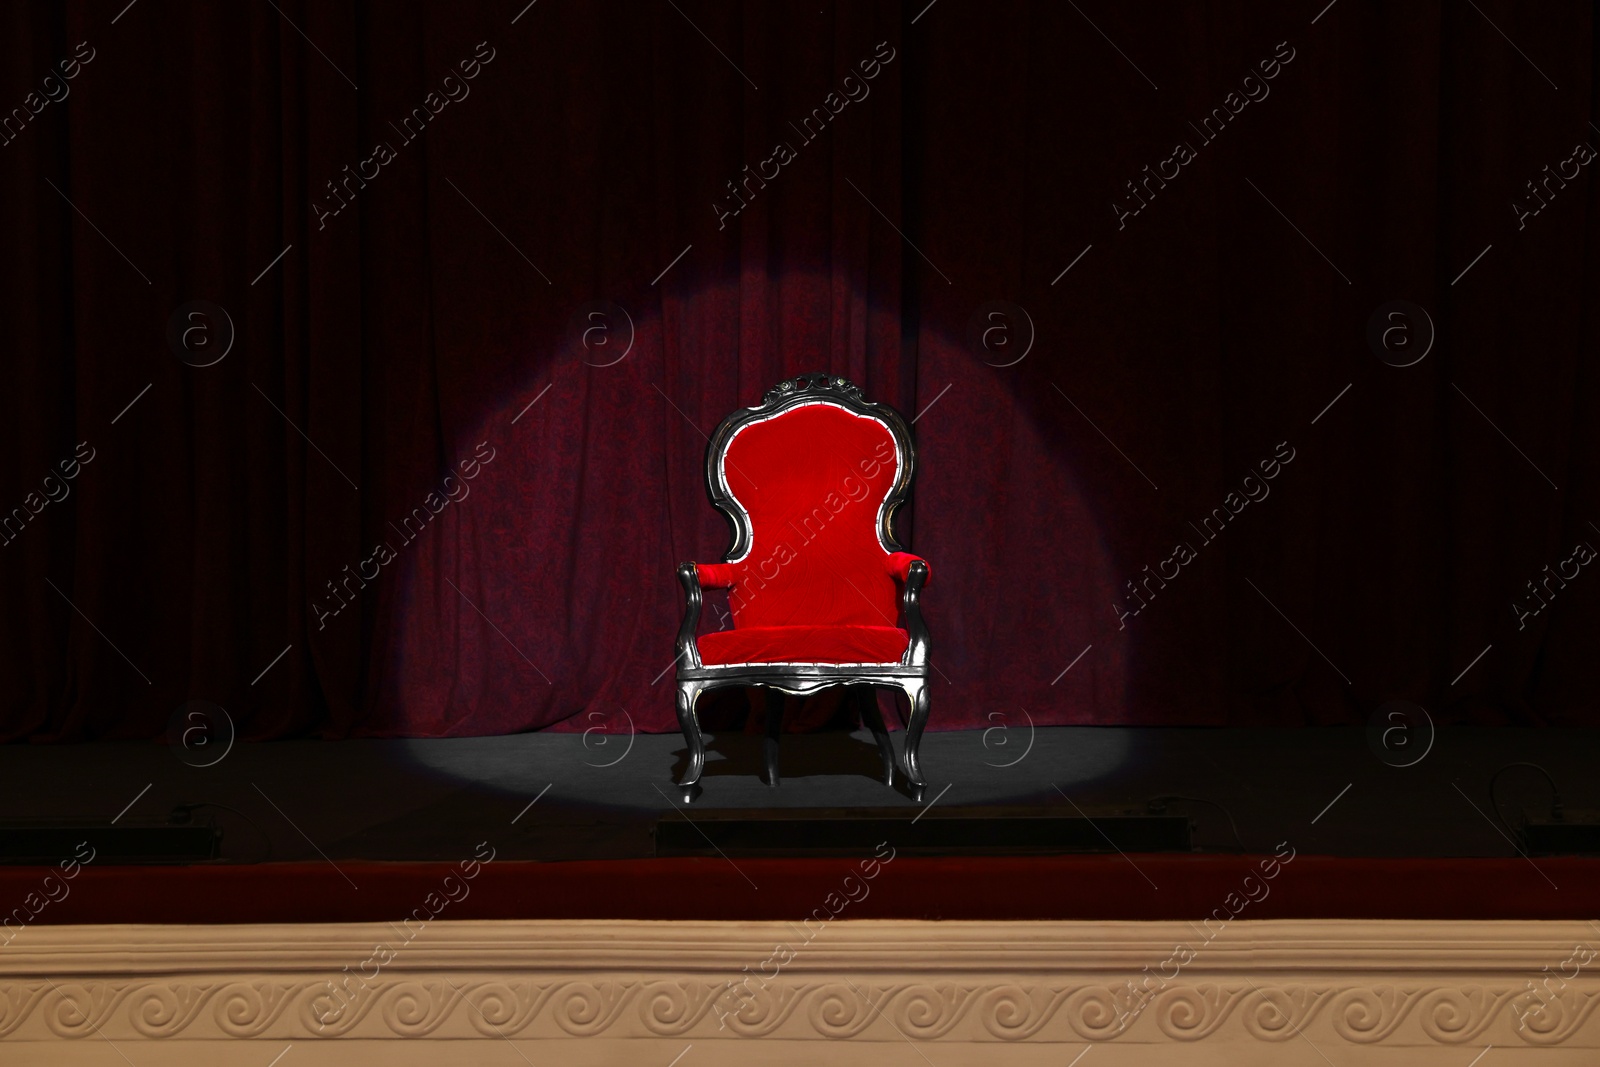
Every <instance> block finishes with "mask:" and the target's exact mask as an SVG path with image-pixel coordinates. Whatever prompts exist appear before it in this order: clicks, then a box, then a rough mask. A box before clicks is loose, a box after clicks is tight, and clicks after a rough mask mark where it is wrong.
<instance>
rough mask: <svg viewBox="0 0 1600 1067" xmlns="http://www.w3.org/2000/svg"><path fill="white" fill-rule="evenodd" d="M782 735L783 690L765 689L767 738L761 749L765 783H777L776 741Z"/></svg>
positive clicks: (771, 784) (774, 784) (773, 784)
mask: <svg viewBox="0 0 1600 1067" xmlns="http://www.w3.org/2000/svg"><path fill="white" fill-rule="evenodd" d="M782 736H783V691H782V690H779V689H768V690H767V739H766V741H765V742H764V743H763V746H762V750H763V753H764V754H765V756H766V765H767V784H768V785H770V786H776V785H777V784H778V741H779V739H780V738H782Z"/></svg>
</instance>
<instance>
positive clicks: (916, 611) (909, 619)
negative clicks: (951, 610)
mask: <svg viewBox="0 0 1600 1067" xmlns="http://www.w3.org/2000/svg"><path fill="white" fill-rule="evenodd" d="M889 569H890V571H891V572H892V573H893V574H894V576H895V577H897V578H899V579H900V581H901V582H902V583H903V585H904V587H903V588H902V589H901V590H900V613H901V614H902V615H903V616H904V617H905V623H906V634H907V636H909V637H910V639H911V640H910V641H909V642H908V643H907V645H906V654H905V657H904V658H903V659H902V660H901V661H900V662H901V663H903V664H905V665H906V666H908V667H922V666H926V665H927V662H928V624H927V623H925V622H924V621H923V620H922V587H923V586H924V585H926V584H927V583H928V579H929V578H930V577H931V576H932V572H931V571H930V570H929V568H928V561H927V560H925V559H923V558H922V557H921V556H913V555H912V554H911V553H909V552H896V553H894V554H893V555H891V556H890V557H889Z"/></svg>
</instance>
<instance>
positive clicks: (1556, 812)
mask: <svg viewBox="0 0 1600 1067" xmlns="http://www.w3.org/2000/svg"><path fill="white" fill-rule="evenodd" d="M1513 767H1531V768H1533V769H1534V770H1536V771H1538V772H1539V773H1540V774H1542V775H1544V780H1545V781H1546V782H1548V783H1549V784H1550V818H1551V819H1553V820H1555V821H1557V822H1560V821H1561V818H1562V814H1561V790H1560V789H1559V788H1558V787H1557V786H1556V780H1555V779H1554V778H1553V777H1551V775H1550V772H1549V771H1547V770H1545V769H1544V768H1543V767H1541V766H1539V765H1538V764H1537V763H1529V762H1528V761H1526V760H1518V761H1517V762H1515V763H1508V764H1506V765H1505V766H1504V767H1501V768H1500V769H1499V770H1498V771H1495V772H1494V774H1492V775H1490V776H1489V807H1491V808H1493V809H1494V817H1495V818H1497V819H1499V820H1500V825H1501V826H1504V827H1505V828H1506V831H1507V832H1508V833H1510V834H1511V836H1512V838H1513V839H1515V837H1516V835H1517V833H1518V831H1517V830H1514V829H1512V827H1511V824H1510V823H1508V822H1506V817H1505V816H1504V815H1502V814H1501V813H1500V804H1499V802H1498V800H1497V799H1496V797H1495V786H1496V785H1497V784H1499V781H1500V776H1501V775H1502V774H1504V773H1506V772H1507V771H1509V770H1511V769H1512V768H1513ZM1523 822H1524V823H1526V822H1527V818H1526V817H1524V818H1523Z"/></svg>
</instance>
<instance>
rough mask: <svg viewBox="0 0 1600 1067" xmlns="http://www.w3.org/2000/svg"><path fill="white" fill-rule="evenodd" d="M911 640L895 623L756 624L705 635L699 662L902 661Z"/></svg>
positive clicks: (717, 664)
mask: <svg viewBox="0 0 1600 1067" xmlns="http://www.w3.org/2000/svg"><path fill="white" fill-rule="evenodd" d="M909 640H910V639H909V638H908V637H907V635H906V632H905V631H904V630H902V629H900V628H898V627H895V626H752V627H747V628H745V629H733V630H722V631H720V632H718V633H711V634H706V635H704V636H703V637H701V638H700V662H701V663H703V664H705V665H706V666H707V667H720V666H726V665H731V664H743V663H873V664H889V663H898V662H900V657H901V656H903V655H905V651H906V645H907V644H908V643H909Z"/></svg>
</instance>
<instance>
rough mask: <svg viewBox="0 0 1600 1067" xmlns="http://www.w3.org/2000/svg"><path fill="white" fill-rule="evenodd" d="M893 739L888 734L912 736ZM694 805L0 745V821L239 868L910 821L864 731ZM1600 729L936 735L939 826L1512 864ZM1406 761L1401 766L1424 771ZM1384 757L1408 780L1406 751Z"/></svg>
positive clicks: (648, 769) (530, 766) (564, 768)
mask: <svg viewBox="0 0 1600 1067" xmlns="http://www.w3.org/2000/svg"><path fill="white" fill-rule="evenodd" d="M901 736H902V735H900V734H896V735H895V739H896V741H897V743H898V741H899V740H900V739H901ZM710 749H711V751H710V756H709V762H708V765H707V771H706V775H705V778H704V779H703V782H702V785H703V786H704V793H703V795H702V796H701V797H700V798H699V799H698V800H697V801H696V802H695V803H694V804H693V805H691V806H688V807H685V806H684V805H683V804H682V803H681V800H680V799H679V798H678V794H677V791H676V790H674V789H673V787H672V785H671V782H672V779H673V778H674V776H675V775H676V774H677V773H679V772H680V771H681V769H682V766H683V743H682V739H681V738H680V737H678V736H677V735H654V736H638V737H634V738H631V739H630V738H628V737H625V736H611V737H605V738H602V737H601V736H599V735H589V736H588V737H587V738H586V737H584V736H583V735H579V734H525V735H519V736H513V737H484V738H470V739H460V740H431V741H346V742H322V741H294V742H280V743H273V744H243V743H240V744H237V745H235V746H234V747H233V748H232V750H231V751H229V752H228V754H227V755H226V757H225V758H223V759H222V760H220V762H218V763H216V764H215V765H213V766H209V767H194V766H190V765H188V764H186V763H185V762H183V761H182V760H180V759H179V758H177V756H176V755H175V752H174V750H173V749H171V748H169V747H167V746H164V745H158V744H92V745H62V746H26V745H11V746H6V747H3V748H0V822H5V823H14V822H16V821H17V820H24V819H54V820H76V821H82V822H84V823H98V824H100V825H104V824H105V823H106V822H108V821H109V820H111V819H113V818H114V817H115V818H117V819H118V825H119V826H123V825H142V824H148V823H152V822H164V821H166V820H167V819H168V818H169V814H170V813H171V812H172V811H173V810H174V809H175V808H177V807H179V806H181V805H197V804H204V805H215V806H207V807H201V808H197V809H194V811H195V814H196V815H197V816H199V817H203V818H214V819H215V821H216V823H217V824H218V825H220V826H221V827H222V829H223V831H224V832H223V837H222V845H221V850H222V856H223V859H224V860H226V861H231V862H246V863H248V862H254V861H260V860H265V859H271V860H276V861H284V860H310V861H320V860H323V859H328V860H341V859H349V860H441V861H454V860H458V859H464V858H467V857H470V856H471V855H472V852H473V848H474V846H475V844H476V843H477V842H479V841H481V840H485V839H492V840H493V841H494V842H495V847H496V849H497V850H498V855H499V856H500V857H501V858H506V859H534V860H568V859H626V858H634V857H647V856H651V855H653V854H654V853H655V837H654V831H655V827H656V824H657V822H658V820H662V819H663V818H665V819H668V820H684V819H686V818H687V819H690V820H694V821H696V822H699V821H702V820H714V819H716V818H717V817H718V815H719V813H723V814H724V815H726V814H727V813H730V812H732V811H735V810H738V811H745V812H750V811H752V810H753V809H763V808H782V809H786V814H789V815H795V814H799V813H800V810H801V809H829V808H874V809H880V810H879V812H878V814H879V815H882V816H891V817H903V818H905V819H907V820H910V819H913V818H916V817H917V816H918V815H919V813H920V812H921V811H922V809H923V808H924V807H927V806H928V805H927V804H922V805H919V804H916V803H913V802H912V801H911V800H910V799H909V798H908V797H907V796H905V795H904V794H902V793H899V792H895V791H891V790H890V789H888V788H887V787H885V786H884V785H882V784H881V783H880V782H878V781H876V780H875V779H874V778H872V777H870V776H871V775H873V774H875V773H876V772H877V757H876V750H875V749H874V748H873V746H872V742H871V738H870V736H869V735H867V734H866V733H865V732H860V733H856V734H846V733H842V732H839V733H822V734H808V735H793V736H786V737H785V738H784V740H783V761H782V774H783V782H782V785H781V786H780V787H779V788H776V789H773V788H770V787H768V786H767V785H766V784H765V783H763V782H762V781H761V780H760V779H759V778H758V777H757V772H758V769H759V761H760V739H759V738H758V737H755V736H750V735H745V734H727V733H724V734H722V735H718V736H716V737H715V739H714V740H713V741H712V742H711V744H710ZM1597 755H1600V731H1592V730H1582V731H1580V730H1558V729H1542V730H1517V729H1487V728H1457V729H1447V730H1442V731H1440V732H1439V734H1438V736H1437V737H1436V739H1435V740H1434V743H1433V745H1432V747H1431V748H1430V749H1429V750H1427V753H1426V755H1425V756H1423V757H1422V758H1421V759H1420V760H1419V761H1417V762H1416V763H1415V764H1414V765H1411V766H1406V767H1397V766H1391V765H1390V764H1389V763H1385V762H1384V761H1383V760H1381V759H1380V758H1379V757H1378V755H1377V754H1376V753H1375V751H1374V749H1373V748H1372V747H1369V742H1368V735H1367V732H1366V731H1364V730H1361V729H1354V728H1323V729H1299V730H1228V729H1121V728H1106V727H1098V728H1090V727H1083V728H1079V727H1058V728H1051V729H1040V730H1038V731H1037V732H1036V734H1035V735H1034V736H1033V738H1032V741H1031V747H1030V743H1029V738H1028V736H1027V731H1026V730H1024V729H1017V728H1013V729H1011V730H1010V731H1009V732H1006V733H1002V732H1000V731H999V730H995V731H990V732H988V733H987V734H986V733H985V732H982V731H960V732H949V733H935V734H930V735H928V736H927V737H926V739H925V740H924V744H923V750H922V758H923V767H924V770H925V773H927V774H928V776H929V779H930V783H931V785H930V788H929V789H928V791H927V797H928V798H929V800H930V801H931V804H932V806H931V808H930V809H929V811H930V815H932V816H934V817H938V816H941V815H944V814H946V813H950V812H956V811H960V810H962V809H973V808H986V809H989V810H991V811H999V810H1000V809H1006V810H1016V809H1019V808H1020V809H1032V810H1033V811H1035V812H1036V813H1039V814H1053V815H1061V816H1071V815H1076V814H1079V813H1080V812H1079V809H1081V813H1083V814H1086V815H1088V816H1090V817H1092V818H1100V817H1110V816H1113V815H1122V814H1140V813H1150V812H1152V811H1153V810H1156V808H1154V807H1152V805H1153V804H1155V805H1156V806H1157V807H1159V805H1160V804H1161V803H1162V802H1160V801H1159V800H1156V799H1155V798H1159V797H1162V796H1165V797H1169V798H1171V797H1173V796H1174V795H1181V796H1183V797H1185V798H1190V799H1168V800H1166V801H1165V809H1164V810H1165V811H1166V812H1167V813H1168V814H1181V815H1185V816H1188V817H1189V818H1190V819H1191V820H1192V822H1193V824H1194V843H1195V846H1196V847H1197V848H1198V849H1199V850H1201V851H1207V852H1238V851H1246V852H1252V853H1271V852H1272V851H1273V850H1274V847H1275V845H1276V844H1277V842H1279V841H1281V840H1284V839H1291V840H1292V841H1293V842H1294V846H1295V848H1297V849H1298V851H1299V852H1300V853H1302V854H1306V853H1316V854H1323V855H1331V856H1369V857H1396V856H1411V857H1443V856H1458V857H1508V856H1515V855H1517V853H1516V850H1515V849H1514V847H1513V844H1512V839H1511V837H1510V836H1509V834H1510V831H1509V830H1508V829H1507V827H1505V826H1504V825H1502V824H1501V823H1499V822H1498V821H1497V820H1496V819H1495V816H1494V809H1493V807H1492V805H1491V802H1490V798H1489V786H1490V779H1491V776H1493V775H1494V773H1495V772H1496V771H1497V770H1499V769H1500V768H1502V767H1504V766H1506V765H1507V764H1511V763H1514V762H1518V761H1527V762H1532V763H1536V764H1538V765H1540V766H1541V767H1543V768H1545V769H1546V770H1548V772H1549V774H1550V775H1551V776H1552V777H1553V779H1554V781H1555V782H1556V784H1557V786H1558V787H1559V789H1560V791H1561V797H1562V801H1563V803H1564V810H1565V812H1566V814H1567V816H1568V818H1569V819H1579V818H1582V816H1583V812H1584V810H1585V809H1589V810H1591V811H1592V810H1594V809H1600V777H1597V775H1596V774H1595V766H1596V756H1597ZM1407 758H1410V757H1409V756H1408V757H1407ZM1390 762H1391V763H1392V762H1396V760H1395V759H1394V758H1393V756H1392V755H1391V758H1390ZM1498 792H1499V800H1500V806H1501V809H1502V810H1503V811H1504V812H1505V816H1506V818H1507V820H1509V821H1510V823H1511V824H1513V825H1514V826H1515V825H1520V823H1521V822H1522V820H1523V818H1524V815H1526V816H1532V817H1545V816H1547V815H1548V814H1549V812H1550V806H1551V793H1550V788H1549V786H1548V785H1547V784H1546V783H1545V780H1544V778H1543V777H1542V776H1541V775H1540V774H1539V773H1538V771H1537V770H1534V769H1531V768H1527V767H1518V768H1514V769H1512V770H1510V771H1508V772H1507V773H1505V774H1504V775H1503V776H1502V777H1501V780H1500V783H1499V788H1498Z"/></svg>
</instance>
